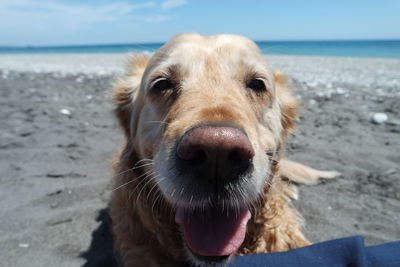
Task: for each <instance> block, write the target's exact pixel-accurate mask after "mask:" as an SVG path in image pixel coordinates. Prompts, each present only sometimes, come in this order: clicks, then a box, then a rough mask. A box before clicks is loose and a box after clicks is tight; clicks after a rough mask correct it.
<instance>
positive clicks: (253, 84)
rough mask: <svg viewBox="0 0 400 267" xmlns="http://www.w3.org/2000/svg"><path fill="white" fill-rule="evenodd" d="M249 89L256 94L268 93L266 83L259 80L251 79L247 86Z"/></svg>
mask: <svg viewBox="0 0 400 267" xmlns="http://www.w3.org/2000/svg"><path fill="white" fill-rule="evenodd" d="M246 86H247V88H250V89H251V90H253V91H256V92H264V91H267V87H266V86H265V83H264V82H263V81H262V80H261V79H258V78H254V79H251V80H250V81H249V82H248V83H247V84H246Z"/></svg>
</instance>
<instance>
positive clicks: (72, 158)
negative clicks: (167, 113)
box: [0, 54, 400, 267]
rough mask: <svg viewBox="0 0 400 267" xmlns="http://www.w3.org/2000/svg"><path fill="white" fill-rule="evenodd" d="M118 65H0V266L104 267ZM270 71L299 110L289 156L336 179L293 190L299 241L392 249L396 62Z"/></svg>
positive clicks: (72, 61)
mask: <svg viewBox="0 0 400 267" xmlns="http://www.w3.org/2000/svg"><path fill="white" fill-rule="evenodd" d="M126 59H127V55H126V54H46V55H41V54H20V55H0V105H1V107H0V111H1V112H0V170H1V171H0V266H31V267H39V266H110V265H112V262H113V260H112V258H111V255H112V252H111V239H110V233H109V231H108V219H107V214H106V212H105V209H106V208H107V203H108V200H109V197H110V190H111V189H112V188H111V185H110V181H111V176H112V175H111V170H110V159H111V157H112V156H113V154H114V153H115V151H116V150H117V149H118V147H119V146H120V144H121V143H122V134H121V131H120V130H119V128H118V126H117V123H116V120H115V119H114V117H113V114H112V104H111V100H110V91H111V85H110V84H111V82H112V81H113V80H115V79H116V77H118V75H120V74H121V73H123V66H124V64H125V61H126ZM267 60H268V62H269V65H270V66H271V67H272V68H273V69H274V70H280V71H282V72H283V73H285V74H287V75H288V76H289V77H290V78H291V79H290V81H291V83H292V85H293V89H294V91H295V94H296V96H297V97H298V98H299V100H300V102H301V104H302V107H303V108H302V110H301V117H300V118H299V119H298V128H297V131H296V134H295V136H294V137H293V138H292V140H291V141H290V144H289V145H288V147H287V149H288V151H287V152H286V156H287V157H288V158H291V159H295V160H297V161H299V162H302V163H305V164H308V165H310V166H313V167H315V168H319V169H323V170H336V171H339V172H340V173H342V176H340V177H339V178H337V179H335V180H331V181H327V182H324V183H321V184H319V185H316V186H310V187H309V186H300V187H299V190H300V193H299V195H300V198H299V200H298V201H296V202H294V205H295V206H296V207H297V208H298V209H299V210H300V211H301V213H302V214H303V216H304V218H305V221H306V226H305V232H306V236H308V238H309V239H310V240H311V241H312V242H320V241H325V240H329V239H334V238H339V237H345V236H351V235H363V236H364V237H365V238H366V243H367V245H374V244H380V243H384V242H389V241H395V240H400V72H399V70H400V59H379V58H375V59H369V58H363V59H360V58H334V57H304V56H267ZM376 113H384V114H386V116H387V120H386V121H384V122H382V123H380V124H379V123H376V122H373V121H372V117H373V116H374V114H376Z"/></svg>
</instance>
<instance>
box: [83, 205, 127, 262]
mask: <svg viewBox="0 0 400 267" xmlns="http://www.w3.org/2000/svg"><path fill="white" fill-rule="evenodd" d="M96 221H98V222H100V225H99V227H98V228H97V229H96V230H94V231H93V233H92V242H91V244H90V247H89V249H88V250H87V251H85V252H83V253H82V254H81V255H80V257H82V258H84V259H85V260H86V263H85V264H84V265H83V266H82V267H118V266H120V265H119V264H118V261H117V258H116V257H115V254H114V251H113V241H112V234H111V218H110V216H109V214H108V211H107V209H102V210H100V211H99V215H98V216H97V218H96Z"/></svg>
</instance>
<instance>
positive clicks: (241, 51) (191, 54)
mask: <svg viewBox="0 0 400 267" xmlns="http://www.w3.org/2000/svg"><path fill="white" fill-rule="evenodd" d="M258 55H259V50H258V47H257V45H255V44H254V43H253V42H252V41H250V40H249V39H247V38H244V37H241V36H234V35H215V36H190V37H186V38H177V39H173V40H171V49H170V60H172V61H176V63H180V64H185V65H186V64H189V65H190V64H193V62H196V60H197V61H204V60H207V61H212V60H215V61H218V62H221V63H224V64H229V63H234V64H237V63H241V62H243V61H245V60H252V59H257V58H258ZM193 60H195V61H193Z"/></svg>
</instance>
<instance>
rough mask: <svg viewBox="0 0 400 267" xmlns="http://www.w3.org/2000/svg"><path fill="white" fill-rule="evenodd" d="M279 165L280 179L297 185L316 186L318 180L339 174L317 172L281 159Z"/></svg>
mask: <svg viewBox="0 0 400 267" xmlns="http://www.w3.org/2000/svg"><path fill="white" fill-rule="evenodd" d="M279 165H280V166H279V170H280V175H281V178H283V179H287V180H289V181H292V182H295V183H299V184H307V185H311V184H316V183H318V181H319V179H331V178H334V177H337V176H339V175H340V173H339V172H335V171H319V170H316V169H313V168H311V167H308V166H305V165H303V164H300V163H297V162H294V161H290V160H286V159H282V160H281V161H280V163H279Z"/></svg>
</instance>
